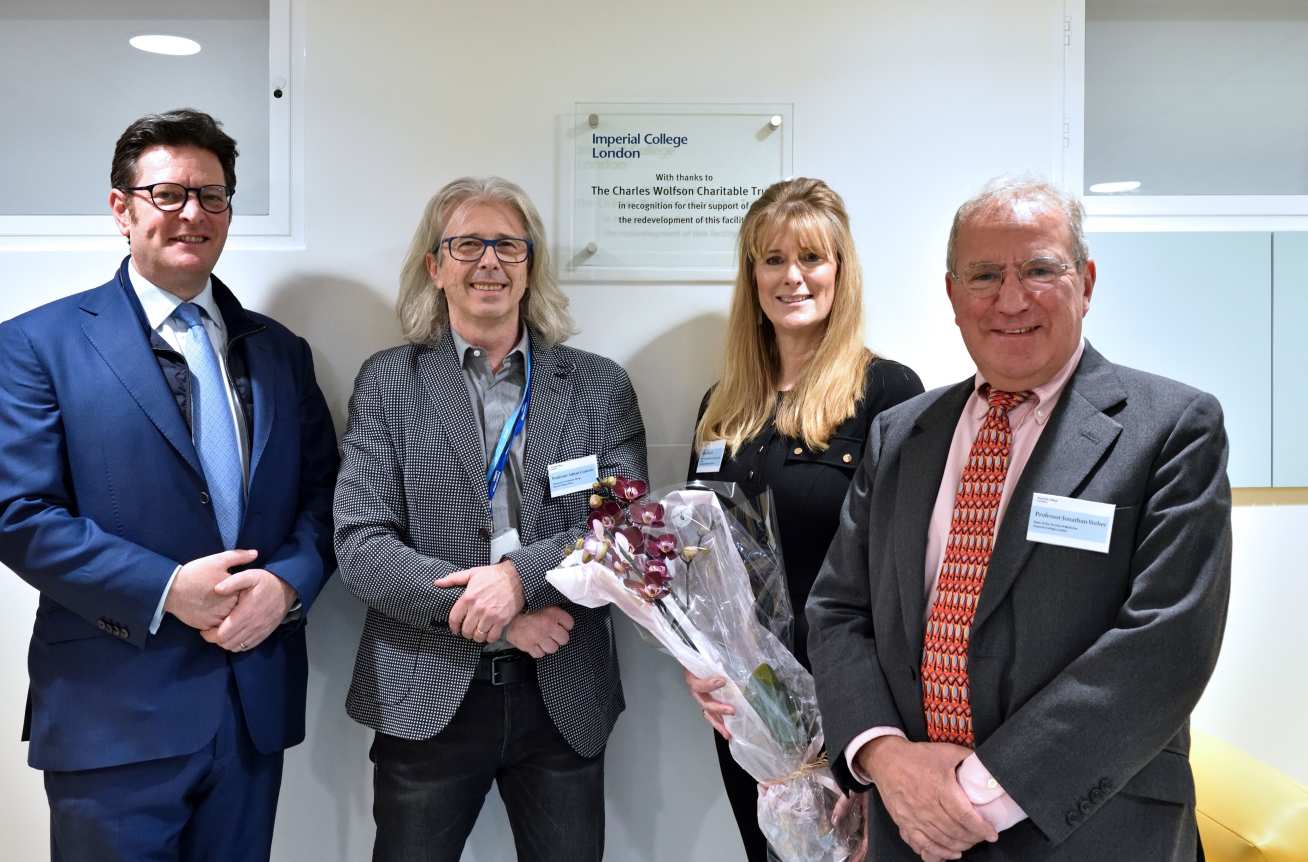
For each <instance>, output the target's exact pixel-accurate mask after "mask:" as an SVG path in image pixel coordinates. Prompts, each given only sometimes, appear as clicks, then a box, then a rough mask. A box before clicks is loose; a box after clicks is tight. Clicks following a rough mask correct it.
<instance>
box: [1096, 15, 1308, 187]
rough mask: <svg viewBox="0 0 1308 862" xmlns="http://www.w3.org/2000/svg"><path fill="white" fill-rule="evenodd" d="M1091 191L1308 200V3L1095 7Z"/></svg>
mask: <svg viewBox="0 0 1308 862" xmlns="http://www.w3.org/2000/svg"><path fill="white" fill-rule="evenodd" d="M1085 12H1086V27H1085V186H1086V188H1085V190H1084V191H1086V192H1087V193H1091V194H1093V193H1094V191H1095V190H1094V188H1093V187H1094V186H1095V185H1096V184H1098V183H1106V182H1124V181H1135V182H1139V183H1140V186H1139V188H1138V189H1137V190H1136V191H1135V192H1134V193H1135V194H1140V195H1304V194H1308V101H1306V100H1305V99H1304V93H1305V92H1308V50H1305V49H1304V46H1305V45H1306V44H1308V3H1305V2H1303V0H1243V2H1241V3H1232V2H1229V0H1085Z"/></svg>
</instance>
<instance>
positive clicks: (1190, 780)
mask: <svg viewBox="0 0 1308 862" xmlns="http://www.w3.org/2000/svg"><path fill="white" fill-rule="evenodd" d="M1122 793H1126V794H1129V795H1131V796H1143V797H1145V798H1146V799H1161V800H1163V801H1165V802H1175V803H1177V804H1179V805H1194V774H1193V773H1192V772H1191V771H1190V758H1188V757H1186V756H1185V755H1183V754H1178V753H1176V752H1174V751H1167V750H1163V751H1160V752H1159V753H1158V755H1157V756H1156V757H1154V759H1153V760H1151V761H1149V762H1148V763H1147V764H1145V768H1144V769H1141V770H1140V771H1139V772H1137V773H1136V774H1135V775H1133V776H1131V778H1130V780H1129V781H1127V782H1126V784H1124V785H1123V786H1122Z"/></svg>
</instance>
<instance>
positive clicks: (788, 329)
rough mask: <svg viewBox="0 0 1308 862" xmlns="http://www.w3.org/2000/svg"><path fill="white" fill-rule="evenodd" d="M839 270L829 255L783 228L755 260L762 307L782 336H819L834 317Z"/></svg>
mask: <svg viewBox="0 0 1308 862" xmlns="http://www.w3.org/2000/svg"><path fill="white" fill-rule="evenodd" d="M838 271H839V266H838V265H837V263H836V261H835V260H834V259H833V258H832V256H831V255H830V253H829V252H825V251H822V250H819V249H815V248H810V247H809V245H808V244H806V243H804V242H803V241H802V240H801V238H800V237H799V236H798V235H797V233H796V231H794V230H791V229H789V228H784V227H783V228H781V229H780V230H778V231H777V233H776V234H775V235H774V236H772V237H771V238H770V239H769V240H768V242H767V243H766V244H765V246H764V248H763V251H762V253H761V254H759V255H758V256H757V258H756V259H755V260H754V284H755V287H756V288H757V290H758V304H759V308H761V309H762V311H763V314H764V315H765V316H766V317H767V319H768V320H770V321H771V322H772V326H773V327H774V328H775V329H776V330H777V332H778V333H781V332H785V333H787V334H793V335H799V334H819V333H821V332H822V330H823V329H824V328H825V327H826V323H827V317H828V316H829V315H830V314H831V303H832V300H834V299H835V295H836V275H837V273H838Z"/></svg>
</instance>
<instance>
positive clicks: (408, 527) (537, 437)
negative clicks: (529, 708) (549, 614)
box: [335, 333, 646, 757]
mask: <svg viewBox="0 0 1308 862" xmlns="http://www.w3.org/2000/svg"><path fill="white" fill-rule="evenodd" d="M531 357H532V378H533V379H532V391H531V402H530V404H529V405H528V410H527V426H526V430H525V432H524V433H525V434H526V438H525V441H524V446H523V459H522V462H523V464H522V466H523V470H522V472H523V476H522V503H521V515H520V523H519V525H518V530H519V533H520V536H521V539H522V544H523V546H522V548H520V549H519V550H517V551H514V552H513V553H511V554H509V557H510V558H511V559H512V560H513V562H514V565H516V566H517V569H518V574H519V576H520V577H521V578H522V587H523V593H524V595H525V596H526V607H527V610H539V609H541V608H545V607H549V606H551V605H561V606H563V607H564V608H565V609H566V610H567V611H568V613H570V614H571V615H572V617H573V619H574V621H575V625H574V627H573V629H572V636H571V639H570V640H569V642H568V644H567V645H566V646H564V647H563V648H562V649H560V650H559V651H558V652H557V653H555V654H554V655H551V656H546V657H545V658H543V659H540V660H539V661H537V662H536V674H537V679H538V681H539V684H540V689H541V694H542V695H543V697H544V701H545V705H546V708H547V709H548V710H549V713H550V716H551V717H552V718H553V719H554V724H555V725H556V726H557V727H558V729H559V732H560V733H561V734H562V735H563V737H564V739H566V740H567V741H568V744H569V745H571V746H572V748H573V749H575V750H576V751H577V752H578V753H579V754H582V755H584V756H587V757H590V756H593V755H595V754H598V753H599V752H600V751H601V750H602V749H603V748H604V744H605V742H606V740H607V739H608V735H609V732H610V731H611V730H612V728H613V723H614V722H615V721H616V720H617V717H618V714H619V713H620V712H621V711H622V709H623V706H624V703H623V698H622V684H621V682H620V680H619V678H618V657H617V652H616V650H615V648H614V643H613V624H612V621H611V620H610V618H609V612H608V609H607V608H599V609H589V608H583V607H580V606H579V605H574V604H572V603H570V602H567V600H566V599H564V597H563V596H562V594H560V593H559V592H558V591H557V590H555V589H554V588H553V587H552V586H550V585H549V584H548V583H547V582H546V580H545V572H547V571H548V570H549V569H551V568H553V567H554V566H556V565H558V563H559V561H560V560H561V559H562V558H563V553H564V550H565V549H568V550H570V549H571V546H572V544H573V543H574V542H575V541H576V539H577V537H578V536H580V535H581V533H582V529H583V519H584V518H585V516H586V513H587V511H588V503H587V497H588V495H587V494H586V493H584V492H578V493H573V494H567V495H564V496H560V497H557V498H553V499H551V498H549V496H548V494H549V482H548V477H547V473H546V468H547V467H548V466H549V465H550V464H553V463H555V462H558V461H566V460H568V459H570V458H577V457H581V456H584V455H591V454H593V455H595V456H596V457H597V458H598V460H599V473H600V475H601V476H606V475H613V474H622V475H626V476H631V477H638V478H641V479H644V478H645V477H646V465H645V457H646V456H645V426H644V424H643V423H642V422H641V418H640V408H639V407H638V405H637V404H636V393H635V392H634V391H633V390H632V388H631V381H630V380H628V378H627V374H626V372H625V371H623V370H622V368H621V367H619V366H618V365H617V364H616V363H614V362H613V361H611V360H609V359H605V358H604V357H601V356H596V355H594V354H591V353H585V352H583V351H580V350H574V349H573V348H570V347H565V346H562V345H557V346H553V347H544V348H541V347H538V346H537V344H536V340H535V339H533V342H532V354H531ZM342 450H343V451H342V463H341V472H340V477H339V479H338V480H337V484H336V501H335V520H336V524H335V540H336V552H337V556H338V559H339V563H340V570H341V578H342V580H343V581H344V582H345V585H346V586H347V587H348V588H349V590H350V592H352V593H354V595H355V596H357V597H358V598H360V599H362V600H363V602H364V603H365V604H367V605H368V614H367V619H366V621H365V622H364V627H363V635H362V637H361V638H360V640H359V651H358V655H357V657H356V658H355V663H354V677H353V679H352V681H351V683H350V691H349V695H348V696H347V698H346V711H347V712H348V713H349V714H350V716H351V717H352V718H354V719H355V720H356V721H358V722H360V723H362V724H365V725H367V726H369V727H371V728H373V729H374V730H379V731H382V732H385V733H388V734H391V735H393V736H400V737H405V738H407V739H426V738H429V737H431V736H434V735H436V734H437V733H439V732H440V731H441V730H442V729H443V728H444V727H445V726H446V725H447V724H449V722H450V719H451V718H452V717H453V716H454V712H455V710H456V709H458V707H459V704H460V703H462V702H463V697H464V695H465V694H466V693H467V691H468V685H469V683H470V681H471V679H472V674H473V671H474V670H475V668H476V666H477V660H478V658H479V656H480V655H481V650H482V645H481V644H479V643H476V642H474V641H471V640H467V639H465V638H462V637H459V636H457V635H455V634H452V633H451V632H450V630H449V626H448V619H449V613H450V610H451V609H452V608H453V606H454V603H455V601H457V600H458V598H459V596H460V595H462V593H463V589H462V588H461V587H459V588H438V587H435V586H433V585H432V581H434V580H435V579H437V578H440V577H442V576H444V575H447V574H450V573H451V572H456V571H460V570H462V569H467V568H470V567H473V566H484V565H486V564H487V563H489V562H490V539H491V531H490V528H491V514H490V506H489V503H488V502H487V499H486V456H485V454H484V453H483V444H482V440H481V433H480V431H479V430H478V427H477V422H476V420H475V419H474V416H473V412H472V404H471V403H470V402H469V400H468V391H467V388H466V386H465V385H464V382H463V376H462V371H461V368H460V364H459V360H458V358H457V356H456V354H455V349H454V340H453V338H451V337H450V335H449V334H448V333H447V334H446V335H445V337H444V338H443V339H442V340H441V341H440V342H439V343H438V344H436V345H434V346H423V345H413V344H407V345H403V346H400V347H394V348H391V349H389V350H383V351H381V352H380V353H377V354H375V355H374V356H372V357H371V358H369V359H368V360H367V361H366V362H364V364H363V367H362V368H361V369H360V370H359V376H358V378H357V379H356V380H355V383H354V394H353V395H352V396H351V398H350V419H349V426H348V428H347V430H346V432H345V437H344V439H343V440H342Z"/></svg>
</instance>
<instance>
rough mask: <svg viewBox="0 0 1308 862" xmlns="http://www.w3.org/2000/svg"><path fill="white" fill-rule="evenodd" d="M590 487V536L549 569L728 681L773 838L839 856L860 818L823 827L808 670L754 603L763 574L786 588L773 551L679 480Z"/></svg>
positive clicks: (581, 597) (743, 756)
mask: <svg viewBox="0 0 1308 862" xmlns="http://www.w3.org/2000/svg"><path fill="white" fill-rule="evenodd" d="M595 490H596V493H595V494H594V495H593V496H592V497H591V515H590V528H591V529H590V532H589V534H588V535H586V536H585V537H583V538H582V539H580V540H579V541H578V542H577V547H576V548H575V549H573V551H572V552H571V553H570V554H569V555H568V556H567V557H566V558H565V559H564V560H563V562H562V563H561V564H560V566H559V568H557V569H554V570H552V571H550V572H549V573H548V574H547V575H546V578H547V579H548V580H549V582H550V583H551V584H553V585H554V587H555V588H556V589H558V591H559V592H561V593H562V594H563V595H565V596H567V597H568V599H569V600H571V601H573V602H576V603H577V604H580V605H584V606H586V607H592V608H593V607H601V606H603V605H606V604H611V605H613V606H615V607H617V608H618V609H619V610H621V611H622V612H623V613H624V614H626V615H627V616H628V617H629V618H630V619H631V620H632V621H633V622H635V623H636V624H637V625H638V626H639V627H640V629H641V630H642V631H643V632H644V633H646V634H647V635H649V636H650V637H651V638H652V639H653V640H654V641H655V642H656V643H657V644H658V646H660V647H661V648H662V649H663V650H664V651H665V652H667V653H668V654H669V655H671V656H672V657H673V658H675V659H676V660H677V661H678V662H679V663H680V664H681V666H682V667H684V668H685V669H686V670H688V671H690V672H691V673H692V674H694V675H695V676H699V677H721V678H722V679H724V680H726V681H727V683H726V685H725V686H724V687H722V688H720V689H718V690H717V691H715V692H714V697H716V698H718V699H719V700H721V701H723V702H725V703H728V704H730V705H731V706H732V707H734V708H735V711H736V712H735V715H731V716H727V717H726V719H725V720H726V725H727V728H728V729H729V730H730V731H731V735H732V738H731V754H732V756H733V757H734V758H735V760H736V762H737V763H738V764H740V766H741V768H743V769H744V770H745V771H746V772H748V773H749V774H750V775H752V776H753V777H754V778H755V780H757V781H758V782H759V784H760V787H761V792H760V794H759V805H758V819H759V827H760V828H761V830H762V832H763V835H764V836H765V837H766V838H767V840H768V843H769V845H771V847H772V848H773V850H774V851H775V852H776V853H777V854H778V855H779V856H780V857H781V858H782V859H783V860H785V862H843V860H845V859H847V858H848V857H849V856H850V854H851V853H852V851H853V849H854V847H855V846H856V845H857V831H858V826H857V824H853V826H852V827H851V826H846V827H845V829H842V830H837V829H835V828H833V827H832V825H831V813H832V810H833V807H834V805H835V803H836V801H837V799H838V798H839V789H838V788H837V786H836V784H835V782H834V780H833V779H832V778H831V775H830V773H829V771H828V770H827V768H826V761H825V756H824V754H823V751H822V744H823V738H822V725H821V721H820V719H819V716H818V710H817V697H816V695H815V694H814V690H813V677H812V676H811V675H810V674H809V673H808V671H806V670H805V669H804V667H803V666H802V665H800V663H799V661H798V660H796V658H795V657H794V655H793V654H792V653H791V652H790V650H789V649H787V648H786V646H785V645H784V644H783V643H782V642H781V640H779V639H778V638H777V636H776V635H775V634H774V633H773V631H774V630H776V629H778V628H779V626H778V623H786V624H788V622H789V621H788V620H777V619H771V620H767V622H768V623H770V625H765V620H764V619H761V618H760V616H761V615H760V613H759V611H760V606H759V603H758V602H757V601H756V595H757V593H758V591H759V590H760V582H762V584H763V586H762V590H763V591H764V592H768V593H770V594H773V595H776V594H778V593H780V594H782V595H784V593H785V589H784V586H783V582H784V573H783V570H782V568H781V564H780V562H779V557H778V555H777V554H776V553H775V552H773V551H771V550H770V549H768V548H767V547H764V546H763V545H761V544H760V542H759V541H758V540H757V538H756V537H755V534H754V532H753V531H750V530H748V529H746V528H745V527H743V526H742V525H741V524H740V523H739V522H738V521H737V520H736V519H735V518H733V517H732V516H731V515H729V514H727V512H726V511H725V510H724V508H723V506H722V503H721V501H720V500H719V499H718V495H717V494H715V493H714V492H713V491H709V490H701V489H696V488H692V487H687V486H684V485H682V486H675V487H674V488H672V489H670V490H665V491H664V492H663V493H662V494H660V495H659V497H658V502H649V501H646V500H644V499H643V497H644V495H645V490H646V488H645V484H644V483H643V482H638V481H630V480H627V479H624V478H622V477H610V478H607V479H604V480H602V481H601V482H598V483H596V489H595ZM784 607H785V608H786V609H787V611H786V612H787V613H788V608H789V604H788V603H784ZM851 828H852V830H853V833H854V834H852V835H851V834H850V833H849V831H846V830H848V829H851Z"/></svg>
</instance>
